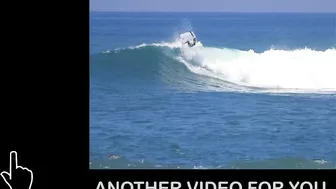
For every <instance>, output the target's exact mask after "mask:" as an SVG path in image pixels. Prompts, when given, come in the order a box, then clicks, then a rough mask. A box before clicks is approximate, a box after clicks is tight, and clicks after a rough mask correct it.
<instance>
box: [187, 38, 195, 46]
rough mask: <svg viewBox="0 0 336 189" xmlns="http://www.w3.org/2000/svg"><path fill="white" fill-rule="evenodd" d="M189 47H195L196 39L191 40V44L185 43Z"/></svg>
mask: <svg viewBox="0 0 336 189" xmlns="http://www.w3.org/2000/svg"><path fill="white" fill-rule="evenodd" d="M186 43H188V46H189V47H193V46H195V45H196V38H194V39H193V43H190V41H187V42H186Z"/></svg>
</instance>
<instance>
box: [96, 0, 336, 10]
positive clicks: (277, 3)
mask: <svg viewBox="0 0 336 189" xmlns="http://www.w3.org/2000/svg"><path fill="white" fill-rule="evenodd" d="M90 11H145V12H146V11H164V12H170V11H173V12H176V11H177V12H190V11H191V12H336V0H90Z"/></svg>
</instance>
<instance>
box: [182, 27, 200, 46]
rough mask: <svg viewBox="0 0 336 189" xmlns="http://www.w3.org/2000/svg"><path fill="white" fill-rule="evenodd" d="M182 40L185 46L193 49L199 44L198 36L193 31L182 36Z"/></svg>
mask: <svg viewBox="0 0 336 189" xmlns="http://www.w3.org/2000/svg"><path fill="white" fill-rule="evenodd" d="M180 38H181V40H183V41H184V40H185V42H183V44H188V46H189V47H193V46H195V45H196V42H197V40H196V36H195V34H194V33H193V32H192V31H189V32H185V33H182V34H180Z"/></svg>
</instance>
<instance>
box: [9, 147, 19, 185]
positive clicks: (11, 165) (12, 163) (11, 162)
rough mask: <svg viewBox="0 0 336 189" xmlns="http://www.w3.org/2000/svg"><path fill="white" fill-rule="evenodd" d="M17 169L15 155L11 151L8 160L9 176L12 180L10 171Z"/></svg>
mask: <svg viewBox="0 0 336 189" xmlns="http://www.w3.org/2000/svg"><path fill="white" fill-rule="evenodd" d="M16 168H17V153H16V152H15V151H12V152H11V153H10V160H9V176H10V179H12V170H15V169H16Z"/></svg>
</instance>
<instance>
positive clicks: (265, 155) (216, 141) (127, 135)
mask: <svg viewBox="0 0 336 189" xmlns="http://www.w3.org/2000/svg"><path fill="white" fill-rule="evenodd" d="M187 30H192V31H194V32H195V34H196V36H197V38H198V40H199V41H198V43H197V45H196V46H195V47H193V48H188V47H184V46H182V45H181V43H180V42H179V40H178V38H177V36H178V34H179V33H180V32H184V31H187ZM89 166H90V168H98V169H100V168H101V169H106V168H107V169H113V168H195V169H200V168H203V169H207V168H230V169H231V168H233V169H239V168H279V169H281V168H298V169H305V168H318V169H323V168H336V13H328V14H317V13H315V14H308V13H306V14H299V13H287V14H285V13H278V14H271V13H263V14H257V13H117V12H91V13H90V162H89Z"/></svg>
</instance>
